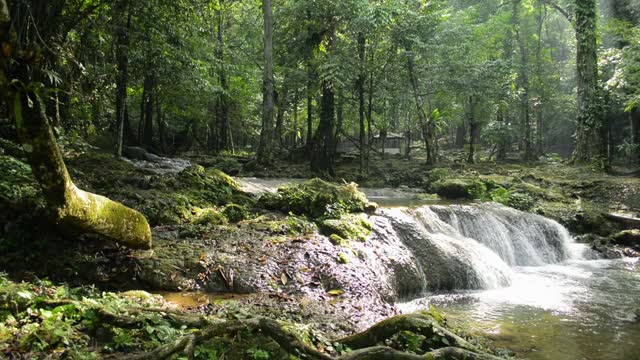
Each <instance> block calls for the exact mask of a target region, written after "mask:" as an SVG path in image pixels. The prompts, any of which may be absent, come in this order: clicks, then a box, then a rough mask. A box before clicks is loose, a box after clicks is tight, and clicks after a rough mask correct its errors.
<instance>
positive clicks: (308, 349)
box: [125, 313, 499, 360]
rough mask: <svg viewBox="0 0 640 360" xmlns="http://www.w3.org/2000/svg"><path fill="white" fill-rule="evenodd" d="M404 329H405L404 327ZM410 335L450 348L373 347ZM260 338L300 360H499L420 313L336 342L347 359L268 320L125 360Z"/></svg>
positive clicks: (210, 331) (217, 328)
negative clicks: (242, 336)
mask: <svg viewBox="0 0 640 360" xmlns="http://www.w3.org/2000/svg"><path fill="white" fill-rule="evenodd" d="M405 326H406V327H405ZM405 330H408V331H413V332H416V333H418V334H422V335H425V336H434V335H438V336H444V337H445V338H446V339H447V340H448V341H450V342H451V344H452V345H453V346H449V347H445V348H441V349H436V350H433V351H430V352H428V353H426V354H423V355H416V354H411V353H406V352H402V351H398V350H395V349H393V348H390V347H385V346H376V344H377V343H379V342H381V341H384V340H386V339H388V338H390V337H392V336H393V335H395V334H396V333H398V332H400V331H405ZM242 331H246V332H250V333H255V334H261V335H263V336H266V337H269V338H271V339H272V340H273V341H275V342H276V343H277V344H278V345H279V346H280V347H281V348H282V349H283V350H285V351H286V352H288V353H289V354H291V355H294V356H296V357H298V358H301V359H309V360H379V359H394V360H396V359H398V360H418V359H434V360H436V359H450V360H498V359H499V358H498V357H495V356H493V355H489V354H486V353H483V352H481V351H480V350H479V349H477V348H475V347H474V346H472V345H471V344H469V343H468V342H467V341H466V340H464V339H462V338H460V337H459V336H457V335H455V334H453V333H452V332H451V331H449V330H447V329H445V328H443V327H441V326H440V325H438V324H437V323H436V322H435V321H434V320H433V319H431V318H429V317H428V316H427V315H425V314H422V313H416V314H410V315H401V316H397V317H394V318H391V319H388V320H385V321H382V322H380V323H378V324H376V325H374V326H373V327H371V328H370V329H368V330H366V331H364V332H362V333H359V334H356V335H354V336H351V337H348V338H345V339H342V340H339V342H341V343H343V344H345V345H347V344H348V345H349V346H352V348H354V349H356V350H354V351H352V352H350V353H348V354H346V355H342V356H337V357H333V356H330V355H328V354H325V353H323V352H321V351H318V350H317V349H315V348H314V347H312V346H310V345H307V344H306V343H304V342H303V341H302V340H301V339H300V338H299V337H298V336H297V335H296V334H295V333H293V332H291V331H290V330H287V329H286V328H285V327H284V326H282V325H281V324H280V323H279V322H278V321H276V320H272V319H267V318H254V319H247V320H230V321H226V322H221V323H216V324H212V325H209V326H208V327H206V328H203V329H201V330H198V331H196V332H193V333H191V334H188V335H186V336H184V337H182V338H180V339H177V340H175V341H173V342H170V343H168V344H165V345H163V346H160V347H158V348H156V349H155V350H153V351H151V352H148V353H144V354H135V355H132V356H129V357H126V358H125V359H128V360H152V359H153V360H157V359H166V358H168V357H170V356H172V355H174V354H178V353H181V354H182V355H184V356H186V357H187V358H188V359H193V354H194V348H195V346H196V345H197V344H200V343H202V342H205V341H207V340H209V339H212V338H215V337H220V336H223V335H235V334H237V333H238V332H242Z"/></svg>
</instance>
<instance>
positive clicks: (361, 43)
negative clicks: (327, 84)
mask: <svg viewBox="0 0 640 360" xmlns="http://www.w3.org/2000/svg"><path fill="white" fill-rule="evenodd" d="M365 42H366V39H365V37H364V34H362V33H359V34H358V58H359V60H360V74H359V75H358V80H357V81H356V86H357V88H358V119H359V122H360V129H359V132H358V134H359V140H360V141H359V143H360V174H365V173H366V172H367V171H368V169H367V167H366V162H365V156H366V151H367V148H368V144H367V129H366V127H365V122H364V120H365V119H364V81H365V80H364V77H365V73H364V69H365V45H366V44H365Z"/></svg>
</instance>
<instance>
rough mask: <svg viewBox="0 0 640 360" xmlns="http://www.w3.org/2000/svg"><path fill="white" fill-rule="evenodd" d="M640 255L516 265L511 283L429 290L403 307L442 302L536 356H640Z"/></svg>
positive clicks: (609, 359)
mask: <svg viewBox="0 0 640 360" xmlns="http://www.w3.org/2000/svg"><path fill="white" fill-rule="evenodd" d="M639 260H640V259H622V260H573V261H568V262H566V263H563V264H555V265H547V266H541V267H518V268H514V272H515V274H514V279H513V285H512V286H510V287H507V288H502V289H494V290H483V291H462V292H455V293H444V294H431V295H428V296H426V297H424V298H421V299H418V300H415V301H412V302H409V303H405V304H402V305H401V308H402V310H403V311H405V312H410V311H415V310H418V309H422V308H425V307H428V305H429V304H431V305H433V306H435V307H437V308H439V309H441V310H442V311H443V312H444V313H445V315H446V317H447V318H448V319H449V321H450V323H452V324H454V325H457V326H461V327H463V328H466V329H470V330H472V331H474V332H481V333H484V334H486V335H487V336H488V337H489V338H491V339H492V340H493V341H494V343H495V345H496V346H498V347H506V348H510V349H511V350H513V351H515V352H516V354H517V355H518V357H521V358H523V359H531V360H596V359H599V360H638V359H640V261H639Z"/></svg>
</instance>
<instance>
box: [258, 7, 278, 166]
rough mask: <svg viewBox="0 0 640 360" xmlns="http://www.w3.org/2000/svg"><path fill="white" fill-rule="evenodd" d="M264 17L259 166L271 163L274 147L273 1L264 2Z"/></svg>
mask: <svg viewBox="0 0 640 360" xmlns="http://www.w3.org/2000/svg"><path fill="white" fill-rule="evenodd" d="M262 13H263V17H264V74H263V76H264V77H263V85H262V86H263V88H262V94H263V95H262V131H261V132H260V145H259V146H258V153H257V160H258V163H259V164H262V165H267V164H269V163H271V152H272V150H273V149H272V147H273V110H274V106H275V105H274V101H273V10H272V8H271V0H262Z"/></svg>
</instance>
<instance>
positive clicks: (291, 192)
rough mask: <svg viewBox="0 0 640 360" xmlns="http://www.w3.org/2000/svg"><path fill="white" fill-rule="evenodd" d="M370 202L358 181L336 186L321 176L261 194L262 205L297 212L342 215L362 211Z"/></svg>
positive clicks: (319, 215)
mask: <svg viewBox="0 0 640 360" xmlns="http://www.w3.org/2000/svg"><path fill="white" fill-rule="evenodd" d="M367 203H368V200H367V197H366V195H365V194H364V193H362V192H361V191H360V190H358V185H357V184H355V183H350V184H344V185H336V184H332V183H329V182H326V181H323V180H320V179H312V180H309V181H306V182H304V183H301V184H295V185H289V186H284V187H281V188H279V189H278V192H277V193H276V194H272V193H267V194H264V195H262V196H261V197H260V199H259V200H258V205H259V206H261V207H263V208H265V209H269V210H277V211H282V212H283V213H289V212H292V213H294V214H296V215H309V216H311V217H312V218H318V217H332V218H336V217H339V216H340V215H341V214H342V213H349V212H362V211H364V207H365V205H366V204H367Z"/></svg>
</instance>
